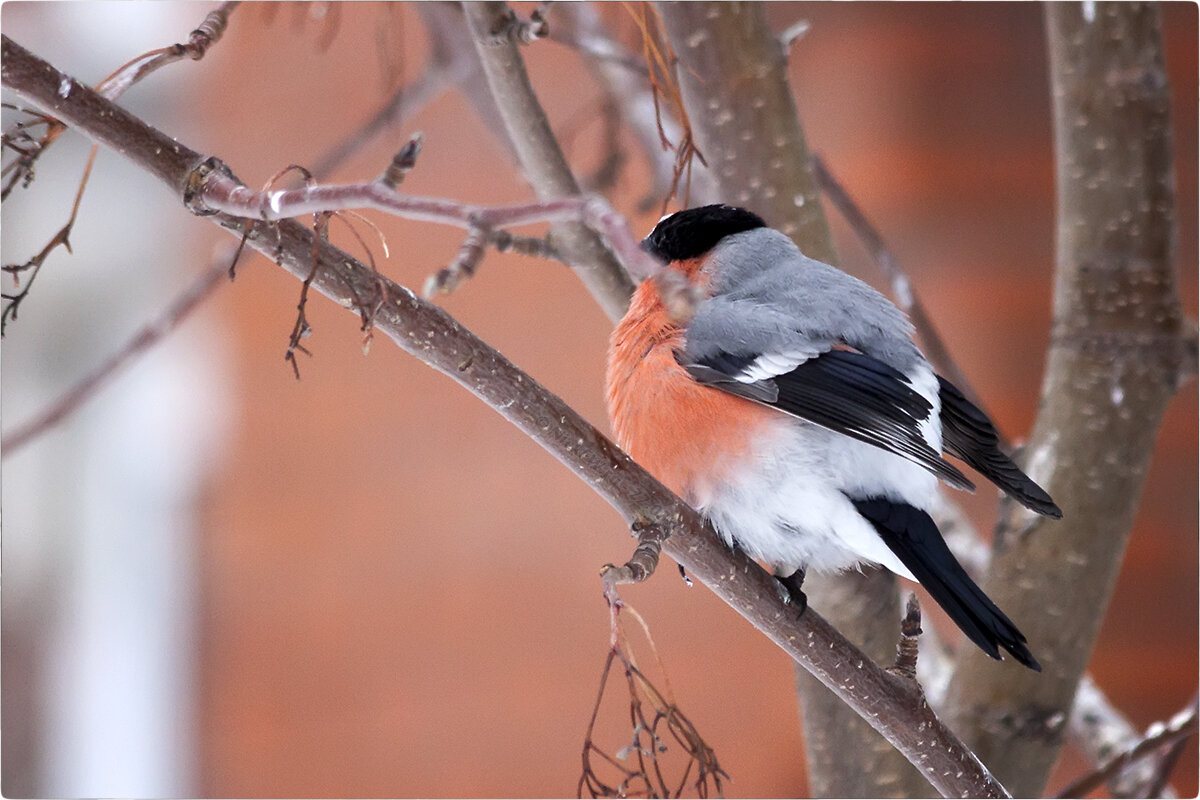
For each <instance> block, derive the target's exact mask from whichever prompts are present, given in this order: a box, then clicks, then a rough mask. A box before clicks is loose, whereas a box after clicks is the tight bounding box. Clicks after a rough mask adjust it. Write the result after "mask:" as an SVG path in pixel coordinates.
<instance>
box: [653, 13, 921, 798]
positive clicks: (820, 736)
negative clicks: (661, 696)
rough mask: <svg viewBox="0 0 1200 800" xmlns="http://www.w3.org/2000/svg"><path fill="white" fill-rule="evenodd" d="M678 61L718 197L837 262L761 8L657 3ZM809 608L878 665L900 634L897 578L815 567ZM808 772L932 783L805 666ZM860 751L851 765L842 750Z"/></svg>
mask: <svg viewBox="0 0 1200 800" xmlns="http://www.w3.org/2000/svg"><path fill="white" fill-rule="evenodd" d="M657 8H658V12H659V15H660V16H661V18H662V21H663V25H664V27H665V29H666V33H667V36H668V38H669V39H670V42H671V46H672V47H673V49H674V50H675V54H676V56H677V57H678V59H679V62H678V66H677V68H676V78H677V79H678V81H679V88H680V92H681V93H682V95H683V101H684V106H685V108H686V109H687V112H688V117H689V119H690V121H691V126H692V131H693V134H694V136H695V140H696V144H697V146H698V147H699V149H700V152H701V153H702V154H703V155H704V157H705V159H706V160H707V161H708V164H709V167H710V168H711V171H712V174H713V175H715V177H716V180H717V184H718V187H719V192H720V196H721V198H720V199H721V200H722V201H723V202H726V203H730V204H733V205H739V206H743V207H746V208H749V209H751V210H752V211H754V212H756V213H757V214H759V215H761V216H762V217H763V218H764V219H765V220H766V221H767V223H768V224H770V225H771V226H772V227H775V228H778V229H779V230H781V231H783V232H784V233H786V234H787V235H789V236H790V237H791V238H792V240H793V241H795V242H796V244H797V246H799V248H800V250H801V251H803V252H804V253H805V254H806V255H808V256H811V257H813V258H817V259H820V260H821V261H825V262H827V263H830V264H836V263H837V261H838V259H837V254H836V253H835V251H834V249H833V239H832V236H831V235H830V232H829V223H828V221H827V220H826V218H825V212H824V210H823V209H822V207H821V201H820V189H819V187H818V185H817V182H816V180H815V178H814V177H813V174H812V172H811V170H810V168H809V157H808V146H807V144H806V142H805V139H804V131H803V129H802V127H801V124H800V117H799V114H798V112H797V110H796V104H795V102H794V101H793V99H792V92H791V86H790V84H789V82H788V74H787V59H786V54H785V50H784V47H783V46H782V44H781V43H780V41H779V39H778V37H776V36H775V35H773V34H772V33H771V31H770V29H769V28H768V26H767V21H766V8H765V7H764V5H763V4H762V3H730V2H696V3H690V2H689V3H679V2H667V3H658V4H657ZM806 586H807V587H808V588H809V589H810V590H811V591H810V592H809V594H810V596H811V598H812V603H813V606H814V607H816V608H819V609H820V610H821V613H823V614H826V615H827V616H828V617H829V619H830V621H831V622H832V623H833V624H834V626H836V627H837V628H838V630H840V631H842V632H843V633H844V634H845V635H846V637H847V638H849V639H850V640H851V641H853V642H854V643H855V644H857V645H858V646H859V647H861V648H863V649H864V650H865V651H866V652H867V654H868V655H870V656H871V658H872V659H874V660H875V661H876V662H878V663H885V664H886V663H890V661H891V658H892V656H893V655H894V653H895V647H896V642H897V641H898V640H899V637H900V617H901V608H900V601H899V596H898V594H897V591H896V580H895V577H894V576H893V575H892V574H891V573H889V572H886V571H884V570H872V571H869V572H868V573H867V574H865V575H860V574H857V573H847V574H844V575H817V574H815V573H814V574H812V575H810V576H809V577H808V578H807V579H806ZM796 683H797V689H798V694H799V698H800V704H801V708H802V716H803V722H804V741H805V747H806V750H807V760H808V778H809V784H810V789H811V791H812V793H813V794H814V795H816V796H818V797H890V796H896V797H903V796H915V795H923V794H928V793H929V792H930V787H929V785H928V783H926V782H925V780H923V779H922V778H921V776H920V775H919V774H918V773H917V771H916V770H914V769H913V768H912V767H911V766H910V765H909V764H908V762H907V761H905V759H904V758H903V757H901V756H900V755H899V754H898V753H897V752H896V751H895V750H894V749H893V748H892V746H891V745H889V744H888V743H887V742H886V741H885V740H884V739H883V738H882V737H881V736H879V735H878V734H877V733H876V732H875V731H874V730H872V729H871V727H870V726H869V725H867V724H866V723H865V722H864V721H863V720H862V719H861V718H860V717H858V716H857V715H856V714H854V713H853V712H851V711H850V709H848V708H847V707H846V705H845V703H843V702H841V701H840V700H839V699H838V698H837V697H836V696H834V695H833V694H832V693H830V692H829V691H827V690H826V689H825V687H824V686H822V685H821V684H820V682H818V681H817V680H816V679H814V678H813V676H812V675H810V674H809V673H808V672H807V671H805V670H800V669H798V670H797V671H796ZM847 753H854V754H855V766H854V768H852V769H847V768H846V767H847V762H846V754H847Z"/></svg>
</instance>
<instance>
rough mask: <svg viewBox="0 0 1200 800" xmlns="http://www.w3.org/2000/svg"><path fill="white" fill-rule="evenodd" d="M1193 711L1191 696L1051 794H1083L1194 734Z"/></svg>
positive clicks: (1195, 728)
mask: <svg viewBox="0 0 1200 800" xmlns="http://www.w3.org/2000/svg"><path fill="white" fill-rule="evenodd" d="M1197 712H1198V709H1197V705H1196V700H1195V699H1193V700H1192V702H1191V703H1190V704H1189V705H1188V707H1187V708H1185V709H1184V710H1183V711H1181V712H1179V713H1178V714H1176V715H1175V716H1174V717H1172V718H1171V719H1170V720H1169V721H1168V722H1166V723H1161V722H1160V723H1156V724H1154V725H1151V726H1150V730H1148V731H1147V733H1146V735H1145V736H1144V737H1140V738H1139V741H1138V742H1137V743H1136V744H1135V745H1133V746H1132V747H1130V748H1129V749H1128V750H1126V751H1124V752H1122V753H1119V754H1118V755H1116V756H1114V757H1113V758H1111V759H1110V760H1109V761H1107V762H1106V763H1105V764H1103V765H1102V766H1100V768H1098V769H1096V770H1093V771H1092V772H1089V773H1088V774H1086V775H1084V776H1082V777H1080V778H1079V779H1077V780H1074V781H1072V782H1071V783H1070V784H1068V785H1067V786H1065V787H1064V788H1063V789H1062V791H1060V792H1059V793H1058V794H1057V795H1055V796H1056V797H1084V796H1086V795H1087V794H1088V793H1090V792H1091V791H1092V790H1094V789H1096V788H1098V787H1099V786H1101V785H1102V784H1104V783H1105V782H1106V781H1109V780H1112V779H1114V778H1116V777H1117V775H1119V774H1120V773H1121V772H1122V771H1123V770H1124V769H1126V768H1127V767H1128V766H1129V765H1130V764H1132V763H1135V762H1136V761H1138V760H1139V759H1141V758H1145V757H1146V756H1149V755H1150V754H1151V753H1153V752H1154V751H1156V750H1159V749H1161V748H1163V747H1166V746H1168V745H1172V744H1176V743H1178V742H1179V741H1181V740H1183V739H1186V738H1188V737H1189V736H1192V735H1194V734H1195V733H1196V730H1197V727H1198V725H1197ZM1147 796H1149V797H1154V796H1157V793H1156V794H1153V795H1147Z"/></svg>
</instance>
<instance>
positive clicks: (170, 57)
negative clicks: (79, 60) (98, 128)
mask: <svg viewBox="0 0 1200 800" xmlns="http://www.w3.org/2000/svg"><path fill="white" fill-rule="evenodd" d="M238 5H240V3H238V2H227V3H222V4H221V5H220V6H219V7H218V8H216V9H214V10H213V11H210V12H209V13H208V14H207V16H205V17H204V20H203V21H202V22H201V23H200V24H199V25H198V26H196V29H195V30H193V31H192V32H191V34H190V35H189V36H188V40H187V42H180V43H177V44H173V45H170V46H168V47H162V48H159V49H157V50H151V51H149V52H147V53H142V54H141V55H140V56H138V57H137V58H134V59H133V60H131V61H129V62H128V63H126V64H124V65H122V66H121V67H120V68H118V69H117V70H116V71H115V72H114V73H113V74H111V75H109V76H108V77H107V78H105V79H104V80H103V81H101V82H100V83H99V84H98V85H97V86H96V91H97V92H98V93H100V94H101V95H103V96H104V97H107V98H108V99H109V100H115V99H117V98H118V97H120V96H121V95H122V94H124V93H125V91H126V90H127V89H128V88H129V87H130V86H132V85H133V84H135V83H137V82H138V81H140V80H141V79H142V78H144V77H146V76H147V75H149V74H150V73H151V72H154V71H155V70H157V69H160V68H162V67H165V66H166V65H168V64H173V63H175V62H176V61H181V60H183V59H185V58H190V59H192V60H193V61H199V60H200V59H202V58H204V54H205V53H207V52H208V48H210V47H212V46H213V45H214V44H216V43H217V42H218V41H220V40H221V37H222V36H223V35H224V34H225V29H226V28H227V27H228V26H229V15H230V14H232V13H233V10H234V9H235V8H237V7H238Z"/></svg>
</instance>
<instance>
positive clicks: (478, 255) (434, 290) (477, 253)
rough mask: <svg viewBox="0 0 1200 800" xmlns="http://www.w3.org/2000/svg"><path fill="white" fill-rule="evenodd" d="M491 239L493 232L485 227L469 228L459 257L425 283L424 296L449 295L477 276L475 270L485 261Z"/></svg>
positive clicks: (459, 250) (459, 251)
mask: <svg viewBox="0 0 1200 800" xmlns="http://www.w3.org/2000/svg"><path fill="white" fill-rule="evenodd" d="M490 237H491V231H490V230H488V229H487V228H486V227H485V226H482V225H477V226H474V227H471V228H468V229H467V235H466V236H465V237H464V238H463V243H462V245H461V246H460V247H459V248H458V255H456V256H455V257H454V260H453V261H451V262H450V265H449V266H446V267H442V268H441V269H439V270H438V271H437V272H435V273H434V274H433V275H430V276H429V278H428V279H427V280H426V281H425V286H424V289H423V293H424V295H425V296H426V297H433V296H434V295H435V294H439V293H441V292H445V293H446V294H449V293H450V292H453V291H454V290H455V289H457V288H458V287H459V286H460V285H461V284H462V283H463V282H464V281H467V280H470V279H471V277H472V276H474V275H475V270H477V269H478V268H479V262H480V261H482V260H483V254H484V252H485V251H486V250H487V243H488V239H489V238H490Z"/></svg>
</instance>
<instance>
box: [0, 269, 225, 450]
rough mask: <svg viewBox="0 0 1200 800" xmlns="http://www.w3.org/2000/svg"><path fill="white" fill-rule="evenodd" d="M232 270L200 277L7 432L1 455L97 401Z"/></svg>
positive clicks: (1, 445) (218, 271) (208, 272)
mask: <svg viewBox="0 0 1200 800" xmlns="http://www.w3.org/2000/svg"><path fill="white" fill-rule="evenodd" d="M228 270H229V266H228V265H220V266H215V267H211V268H210V269H209V270H208V271H207V272H205V273H203V274H202V275H200V276H199V277H197V278H196V279H195V280H194V281H193V282H192V283H191V284H190V285H189V286H188V287H187V289H185V290H184V291H183V293H182V294H180V295H179V296H178V297H177V298H175V300H174V301H173V302H172V303H171V305H170V306H169V307H168V308H167V309H166V310H165V311H164V312H163V313H162V314H160V315H159V317H158V318H157V319H155V320H153V321H152V322H150V323H149V324H148V325H146V326H144V327H143V328H142V329H141V330H139V331H138V332H137V333H136V334H134V336H133V337H132V338H131V339H130V340H129V341H128V342H126V343H125V344H124V345H123V346H122V347H121V349H119V350H118V351H117V352H116V353H114V354H113V355H112V356H110V357H109V358H108V359H107V360H106V361H105V362H104V363H102V364H101V365H100V366H99V367H97V368H96V369H94V370H93V371H92V372H91V373H90V374H88V375H87V376H86V377H85V378H83V380H81V381H79V383H77V384H75V385H74V386H73V387H71V389H69V390H68V391H67V392H66V393H65V394H63V395H62V396H61V397H59V398H58V399H57V400H55V401H54V402H53V403H51V404H50V405H49V406H47V407H46V408H44V409H43V410H42V411H41V412H39V413H38V414H37V415H36V416H35V417H34V418H33V419H31V420H29V421H27V422H25V423H23V424H20V425H16V426H15V427H14V428H13V429H12V430H10V431H7V432H5V434H4V437H3V440H2V441H0V453H2V454H3V455H2V457H3V458H8V457H9V456H11V455H12V454H13V453H16V452H17V451H18V450H20V449H21V448H22V447H24V446H25V445H26V444H28V443H29V442H31V441H33V440H34V439H36V438H37V437H38V436H40V435H41V434H43V433H45V432H46V431H48V430H49V429H50V428H52V427H54V426H55V425H57V424H58V423H59V422H61V421H62V420H64V419H65V418H66V417H68V416H69V415H70V414H72V413H73V412H74V411H75V409H77V408H78V407H79V406H80V405H82V404H83V403H84V402H86V401H87V400H88V399H89V398H91V397H94V396H95V394H96V393H97V392H99V391H100V389H102V388H103V387H104V385H105V384H106V383H108V382H109V381H110V380H111V379H112V378H113V376H114V375H116V374H117V372H119V371H120V370H121V369H122V368H123V367H125V366H127V365H128V364H129V363H130V362H132V361H133V360H134V359H135V358H137V357H138V356H139V355H141V354H142V353H143V352H145V351H146V350H148V349H149V348H150V347H152V346H153V345H154V344H156V343H157V342H159V341H160V340H161V339H162V338H163V337H164V336H166V335H167V334H168V333H170V332H171V331H173V330H175V328H176V327H178V325H179V323H181V322H183V320H184V319H185V318H186V317H187V316H188V315H189V314H191V313H192V311H194V310H196V308H198V307H199V305H200V303H201V302H203V301H204V299H205V298H207V297H208V296H209V295H210V294H212V292H213V290H214V289H216V288H217V286H219V285H220V284H221V281H222V279H223V278H225V276H226V275H227V274H228Z"/></svg>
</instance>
